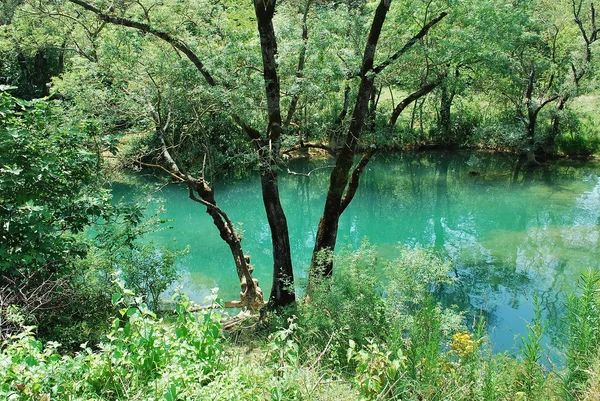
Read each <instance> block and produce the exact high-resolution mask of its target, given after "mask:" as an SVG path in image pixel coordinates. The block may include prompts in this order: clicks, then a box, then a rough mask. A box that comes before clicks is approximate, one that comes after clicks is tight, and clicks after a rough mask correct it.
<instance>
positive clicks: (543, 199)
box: [114, 152, 600, 350]
mask: <svg viewBox="0 0 600 401" xmlns="http://www.w3.org/2000/svg"><path fill="white" fill-rule="evenodd" d="M327 164H331V161H327V160H321V161H306V160H296V161H294V162H291V164H290V168H291V169H292V170H294V171H297V172H304V173H306V172H308V171H311V170H312V169H314V168H316V167H319V166H323V165H327ZM328 173H329V172H328V170H319V171H316V172H314V173H313V174H311V176H310V178H307V177H301V176H292V175H287V174H282V175H281V178H280V192H281V199H282V203H283V207H284V209H285V211H286V214H287V218H288V224H289V229H290V241H291V245H292V257H293V262H294V266H295V274H296V278H297V280H298V282H299V283H302V281H303V280H305V279H306V266H307V265H308V263H309V261H310V256H311V251H312V247H313V245H314V238H315V234H316V228H317V224H318V221H319V218H320V213H321V212H322V209H323V204H324V201H325V191H326V188H327V185H328V177H329V174H328ZM114 193H115V195H116V196H117V197H118V196H121V195H124V196H126V197H128V198H131V197H136V196H142V194H143V192H142V191H140V189H139V187H137V186H136V185H133V184H122V183H121V184H115V185H114ZM153 197H154V199H157V200H160V205H161V206H162V207H164V209H165V210H166V213H165V215H164V217H166V218H168V219H173V221H171V222H170V223H168V226H169V227H171V228H166V229H164V230H162V231H160V232H158V233H155V234H154V235H153V240H154V241H155V243H157V244H161V245H162V244H171V245H173V244H175V245H176V246H179V247H184V246H186V245H189V246H190V252H189V253H188V254H187V255H186V256H184V257H183V258H181V260H180V269H181V271H182V272H184V289H185V291H186V292H188V293H189V294H191V295H192V298H193V299H195V300H197V301H201V300H202V299H203V298H204V296H206V295H207V294H208V293H209V292H210V289H211V288H213V287H219V289H220V290H219V292H220V294H221V297H222V298H224V299H236V298H237V297H238V295H237V294H238V292H239V284H238V282H237V276H236V273H235V267H234V265H233V262H232V259H231V254H230V253H229V248H228V247H227V246H226V245H225V243H224V242H223V241H222V240H221V239H220V237H219V235H218V233H217V230H216V228H215V227H214V226H213V225H212V221H211V219H210V218H209V216H208V215H207V214H206V213H205V210H204V208H203V207H201V206H200V205H199V204H195V203H194V202H192V201H191V200H189V199H188V197H187V189H186V188H185V187H183V186H180V185H179V186H178V185H168V186H164V187H162V189H161V190H160V191H159V192H155V193H154V194H153ZM216 198H217V202H218V203H219V206H220V207H221V208H222V209H224V210H225V211H226V212H227V213H228V214H229V216H230V217H231V219H232V220H233V221H234V222H239V223H238V224H239V227H240V229H241V231H242V232H243V233H244V235H243V237H244V240H243V246H244V249H245V251H246V253H248V254H249V255H250V256H251V259H252V264H253V265H254V266H255V268H256V270H255V276H256V277H257V278H258V279H259V280H260V283H261V287H262V288H263V290H264V291H265V293H268V291H269V289H270V284H271V274H270V273H271V272H270V270H271V268H272V256H271V244H270V231H269V226H268V224H267V220H266V215H265V212H264V208H263V204H262V198H261V193H260V183H259V179H258V177H251V178H248V179H246V180H243V181H239V182H235V183H229V184H218V185H217V186H216ZM599 225H600V166H599V165H598V163H596V162H574V161H558V162H553V163H550V164H548V165H546V166H544V167H543V168H537V169H535V170H533V171H531V170H526V169H524V168H522V166H521V165H520V164H519V162H518V159H517V158H516V157H515V156H510V155H497V154H496V155H493V154H482V153H472V152H458V153H452V154H449V153H425V152H422V153H404V154H397V155H392V156H386V155H379V156H378V157H377V158H375V160H373V161H372V162H371V163H370V164H369V166H368V168H367V170H366V171H365V173H364V175H363V177H362V179H361V185H360V188H359V191H358V193H357V194H356V197H355V199H354V201H353V202H352V204H351V205H350V206H349V207H348V209H347V210H346V212H345V213H344V214H343V216H342V218H341V221H340V230H339V236H338V249H341V248H344V247H356V248H357V247H359V246H360V245H361V243H362V242H363V241H364V239H365V238H368V239H369V241H370V243H371V244H373V245H374V246H376V247H377V249H378V250H379V252H380V254H381V256H382V257H383V258H388V259H390V260H392V259H394V258H395V257H396V256H397V255H398V246H399V245H401V244H408V245H421V246H431V247H434V248H436V249H438V250H439V251H440V252H442V253H443V254H444V255H446V256H447V257H450V258H451V259H452V260H453V262H454V267H455V273H456V274H457V275H458V276H459V280H458V282H457V284H456V285H454V287H453V288H452V289H446V290H445V293H444V294H442V297H443V299H444V302H447V303H451V304H456V305H458V306H459V307H460V308H462V309H464V310H468V311H469V312H470V313H472V314H479V313H482V314H484V315H485V316H486V318H487V320H488V322H489V325H490V337H491V339H492V341H493V342H494V343H495V348H496V350H506V349H514V346H515V344H516V340H515V339H516V337H517V336H519V335H520V334H523V333H524V331H525V328H526V323H527V322H528V321H529V320H530V319H531V318H532V317H533V306H532V297H533V295H536V296H538V297H539V299H540V301H541V303H542V307H543V309H544V316H545V317H546V318H547V319H548V323H549V325H548V328H549V330H548V332H549V333H550V337H552V334H553V333H555V332H556V328H557V325H558V324H559V323H560V322H561V319H562V317H563V315H564V311H563V309H562V300H563V297H564V295H565V294H566V293H569V292H572V291H574V290H575V289H576V286H577V280H578V278H579V276H580V275H581V273H582V272H584V271H586V270H587V269H590V268H598V267H599V260H600V258H599V256H600V250H599V248H598V244H599V234H600V233H599ZM266 295H267V294H266Z"/></svg>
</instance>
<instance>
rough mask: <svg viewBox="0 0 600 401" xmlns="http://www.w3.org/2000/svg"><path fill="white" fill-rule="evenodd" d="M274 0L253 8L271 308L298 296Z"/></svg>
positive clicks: (260, 0)
mask: <svg viewBox="0 0 600 401" xmlns="http://www.w3.org/2000/svg"><path fill="white" fill-rule="evenodd" d="M275 4H276V1H275V0H254V11H255V14H256V20H257V24H258V33H259V36H260V48H261V53H262V60H263V77H264V82H265V92H266V96H267V112H268V127H267V135H266V136H267V138H266V139H265V140H264V141H260V143H259V144H258V146H259V155H260V157H261V159H262V160H263V163H264V167H263V168H262V171H261V174H260V175H261V180H260V181H261V188H262V195H263V203H264V205H265V211H266V213H267V219H268V221H269V227H270V229H271V239H272V242H273V285H272V287H271V296H270V297H269V306H270V307H271V308H274V307H281V306H285V305H289V304H290V303H292V302H294V301H295V299H296V296H295V292H294V271H293V269H292V256H291V250H290V240H289V233H288V226H287V220H286V217H285V213H284V211H283V208H282V206H281V202H280V199H279V188H278V180H277V171H276V168H277V167H276V164H277V163H278V161H279V158H280V139H281V132H282V119H281V104H280V91H281V89H280V85H279V76H278V74H277V62H276V59H275V55H276V54H277V41H276V38H275V29H274V28H273V15H274V13H275Z"/></svg>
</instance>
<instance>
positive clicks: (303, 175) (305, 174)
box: [287, 166, 335, 177]
mask: <svg viewBox="0 0 600 401" xmlns="http://www.w3.org/2000/svg"><path fill="white" fill-rule="evenodd" d="M328 168H335V166H323V167H317V168H315V169H312V170H310V171H309V172H308V173H297V172H295V171H292V170H290V169H289V168H288V169H287V173H288V174H289V175H298V176H301V177H310V175H311V174H312V173H314V172H315V171H319V170H324V169H328Z"/></svg>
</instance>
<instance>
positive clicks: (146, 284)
mask: <svg viewBox="0 0 600 401" xmlns="http://www.w3.org/2000/svg"><path fill="white" fill-rule="evenodd" d="M179 254H181V253H180V252H179V253H178V252H174V251H172V250H169V249H167V248H163V249H156V248H155V247H154V246H153V245H142V246H140V247H139V248H134V249H131V248H129V249H125V252H123V253H121V254H119V255H117V258H115V259H114V260H115V262H116V266H115V270H116V271H118V272H121V277H122V279H123V281H124V283H125V285H126V286H127V288H130V289H131V290H132V291H134V292H135V293H136V294H139V295H140V296H141V297H142V299H143V301H144V303H146V304H148V305H149V306H150V307H151V309H152V310H154V311H157V310H158V308H159V305H160V295H161V294H162V293H163V292H164V291H165V290H166V289H167V288H168V287H169V286H170V285H171V284H172V283H173V282H174V281H176V280H177V279H178V278H179V273H178V272H177V268H176V266H175V259H176V257H177V256H178V255H179Z"/></svg>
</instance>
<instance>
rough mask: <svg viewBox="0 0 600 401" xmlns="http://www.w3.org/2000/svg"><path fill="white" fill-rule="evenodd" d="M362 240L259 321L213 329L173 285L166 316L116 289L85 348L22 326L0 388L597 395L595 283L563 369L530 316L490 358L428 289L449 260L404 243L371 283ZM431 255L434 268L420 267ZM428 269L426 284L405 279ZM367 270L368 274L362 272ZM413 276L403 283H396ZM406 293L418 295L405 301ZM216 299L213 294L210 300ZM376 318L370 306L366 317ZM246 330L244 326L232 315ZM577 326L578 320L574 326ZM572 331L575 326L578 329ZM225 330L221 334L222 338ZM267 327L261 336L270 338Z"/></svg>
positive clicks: (578, 313)
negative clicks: (382, 281) (289, 309)
mask: <svg viewBox="0 0 600 401" xmlns="http://www.w3.org/2000/svg"><path fill="white" fill-rule="evenodd" d="M375 255H376V252H375V251H374V250H373V249H372V248H370V247H363V248H361V249H359V250H357V251H355V252H352V253H347V254H346V255H345V256H344V259H345V261H344V262H343V264H342V265H341V267H340V268H339V269H338V270H337V271H336V275H335V276H334V278H333V279H334V280H335V286H333V287H332V288H331V289H332V291H329V290H328V289H326V288H322V289H321V290H320V291H316V292H315V299H314V302H310V303H305V304H301V305H298V308H297V309H296V310H295V311H294V315H290V317H289V318H288V319H287V320H285V319H284V318H282V317H281V316H276V315H274V316H271V320H270V323H269V325H270V327H265V326H264V323H263V324H262V325H261V324H259V325H257V324H254V325H253V327H254V328H250V327H245V328H238V329H237V330H239V331H234V332H231V331H229V332H227V333H224V332H223V331H222V330H221V324H220V323H219V319H220V318H221V317H222V316H221V315H219V314H216V313H215V312H212V311H211V310H210V309H209V310H205V311H202V312H194V313H193V312H191V308H192V307H193V305H192V303H190V302H189V300H188V299H187V298H186V297H185V296H183V295H181V294H176V295H175V296H174V298H173V301H174V305H175V310H174V314H173V315H170V316H165V317H163V318H159V317H157V316H156V315H155V314H154V313H153V312H151V311H150V310H149V309H148V308H147V306H146V305H145V304H143V303H141V299H140V298H136V297H135V295H134V294H133V293H132V292H131V291H128V290H125V289H124V288H123V287H122V286H121V287H119V288H120V289H119V290H118V291H117V292H116V293H115V295H113V297H112V302H113V304H114V305H115V307H116V308H117V310H116V311H115V313H116V317H115V318H114V319H113V321H112V326H111V329H110V331H109V333H108V335H107V337H106V339H105V340H104V341H102V343H100V345H99V347H98V348H97V349H93V348H90V345H89V344H83V345H82V348H81V349H80V350H79V351H77V352H76V353H74V354H63V353H61V352H60V344H58V343H56V342H48V343H42V342H40V341H39V340H37V339H36V338H35V336H34V335H33V334H32V333H31V332H23V333H21V334H18V335H15V336H12V337H11V338H9V339H8V341H5V342H4V343H3V350H2V353H1V354H0V396H2V397H4V398H6V399H7V400H30V399H35V400H39V399H46V400H48V399H72V400H117V399H118V400H138V399H144V400H167V401H171V400H197V399H208V398H215V399H236V400H265V399H272V400H331V399H363V400H383V399H386V400H422V399H426V400H574V399H580V400H583V399H585V400H592V399H596V398H595V397H597V396H598V388H597V378H598V375H599V374H600V372H598V366H599V365H598V364H597V361H598V352H599V349H598V342H597V341H596V340H595V339H594V338H593V336H588V335H587V334H586V333H598V331H599V329H600V326H599V325H598V317H597V313H596V310H597V307H598V303H599V302H600V300H599V298H598V290H600V287H599V283H600V281H599V278H600V276H599V275H598V273H597V272H590V273H588V274H586V275H584V276H583V277H582V279H581V293H580V294H579V295H577V296H573V297H572V299H570V300H569V301H568V303H569V308H568V309H569V312H568V314H567V316H566V321H567V323H568V324H567V326H566V329H565V332H564V333H563V334H564V340H565V341H564V343H563V344H562V349H563V350H564V353H565V358H566V360H565V361H566V363H565V364H564V367H562V368H560V367H557V366H548V365H547V364H545V363H544V361H543V360H544V358H545V356H547V350H545V349H543V346H542V345H541V344H542V343H541V335H542V333H543V323H542V321H541V320H540V316H539V313H538V315H537V317H536V318H535V319H534V320H533V321H532V322H531V323H530V325H529V329H528V334H527V335H526V336H524V337H523V338H522V339H521V340H520V344H521V345H520V349H521V353H520V355H519V356H518V357H517V358H515V357H512V356H510V355H508V354H492V353H491V351H490V350H491V348H490V344H489V343H488V342H487V337H486V335H485V322H484V321H483V320H482V319H478V320H477V321H476V323H475V324H474V325H473V326H471V327H466V326H465V325H464V323H463V322H464V320H463V319H462V317H461V316H460V315H458V314H457V313H456V312H455V311H453V310H449V309H444V308H443V307H441V306H440V305H439V304H437V303H436V302H435V301H434V300H433V299H432V298H431V295H432V294H433V293H435V291H436V289H437V288H439V287H438V286H440V285H449V279H448V274H447V273H448V268H449V265H448V264H447V263H443V262H442V261H441V260H440V259H439V258H438V257H437V256H436V255H435V254H432V253H431V251H429V250H423V249H418V248H417V249H405V250H403V252H402V257H401V258H400V259H398V260H396V261H394V262H392V263H390V264H389V266H388V267H387V268H389V269H393V270H394V271H395V273H396V275H397V277H398V278H399V280H398V282H396V283H390V284H389V286H388V287H387V288H379V289H374V288H375V287H374V286H372V285H368V284H372V283H368V281H367V282H365V276H367V275H369V273H370V272H371V271H372V269H374V268H375V267H376V266H375V265H376V264H377V263H379V262H378V261H377V259H376V258H375ZM431 262H433V263H434V265H433V266H429V263H431ZM425 265H428V266H429V269H430V270H431V272H432V273H434V274H433V276H427V277H437V278H436V279H431V280H428V282H427V283H423V282H422V281H421V280H415V277H414V273H415V271H417V272H421V271H422V268H423V267H424V266H425ZM371 276H372V274H371ZM402 278H403V279H406V280H408V281H411V279H412V280H415V282H418V283H419V285H417V286H415V287H412V288H410V289H409V288H407V287H405V286H403V285H400V287H398V286H397V285H398V283H402V282H404V280H400V279H402ZM412 297H417V299H421V300H423V301H420V302H418V303H416V302H411V299H413V298H412ZM208 302H209V304H210V303H214V302H217V299H216V293H215V294H213V296H212V297H210V299H209V300H208ZM374 311H375V312H376V313H373V312H374ZM244 324H245V325H247V324H248V323H247V322H246V323H244ZM582 325H583V326H582ZM579 328H582V330H583V332H582V331H581V330H580V329H579ZM228 333H229V334H228ZM269 333H271V334H270V335H268V336H265V334H269Z"/></svg>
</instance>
